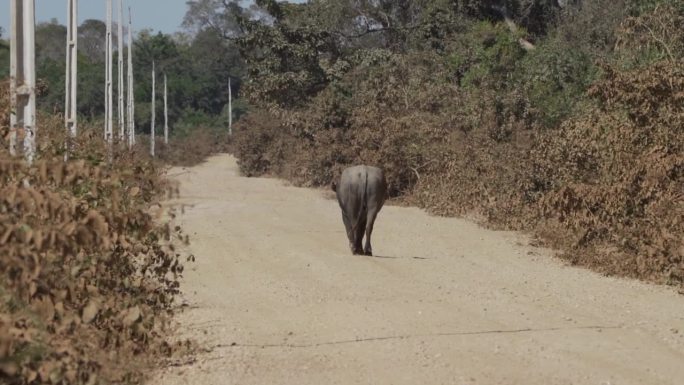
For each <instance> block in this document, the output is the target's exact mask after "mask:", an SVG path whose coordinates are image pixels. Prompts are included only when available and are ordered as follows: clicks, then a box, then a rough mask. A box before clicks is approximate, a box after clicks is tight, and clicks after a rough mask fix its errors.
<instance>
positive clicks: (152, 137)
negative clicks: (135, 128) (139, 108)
mask: <svg viewBox="0 0 684 385" xmlns="http://www.w3.org/2000/svg"><path fill="white" fill-rule="evenodd" d="M154 88H155V75H154V60H153V61H152V119H151V120H150V125H151V126H150V155H152V157H153V158H154V140H155V139H154V119H155V115H156V113H155V111H156V109H157V108H156V107H157V106H156V103H157V97H156V95H155V91H154Z"/></svg>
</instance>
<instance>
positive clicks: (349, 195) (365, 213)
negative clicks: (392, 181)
mask: <svg viewBox="0 0 684 385" xmlns="http://www.w3.org/2000/svg"><path fill="white" fill-rule="evenodd" d="M331 187H332V190H333V191H335V193H336V194H337V202H338V203H339V204H340V208H341V209H342V221H344V227H345V228H346V229H347V238H349V248H350V249H351V252H352V253H353V254H365V255H373V249H372V248H371V233H372V232H373V223H375V218H376V217H377V215H378V212H380V209H381V208H382V205H383V204H384V203H385V199H386V198H387V182H386V181H385V174H384V173H383V172H382V170H381V169H379V168H377V167H372V166H363V165H362V166H353V167H349V168H347V169H345V170H344V171H343V172H342V176H341V177H340V183H339V184H335V182H333V183H332V186H331ZM364 231H365V233H366V245H365V247H364V248H363V250H362V249H361V241H362V239H363V233H364Z"/></svg>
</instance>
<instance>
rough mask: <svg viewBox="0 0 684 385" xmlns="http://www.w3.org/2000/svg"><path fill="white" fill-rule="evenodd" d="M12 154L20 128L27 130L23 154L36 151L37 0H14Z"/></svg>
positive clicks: (27, 157) (12, 3)
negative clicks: (35, 0)
mask: <svg viewBox="0 0 684 385" xmlns="http://www.w3.org/2000/svg"><path fill="white" fill-rule="evenodd" d="M10 13H11V20H12V22H11V38H10V148H9V150H10V154H12V155H16V153H17V129H18V127H19V126H22V127H23V129H24V156H25V157H26V160H27V161H28V163H29V164H30V163H32V162H33V158H34V156H35V151H36V131H37V127H36V65H35V64H36V44H35V26H36V13H35V2H34V0H11V4H10Z"/></svg>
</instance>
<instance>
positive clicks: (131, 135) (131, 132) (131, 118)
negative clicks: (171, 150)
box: [128, 7, 135, 149]
mask: <svg viewBox="0 0 684 385" xmlns="http://www.w3.org/2000/svg"><path fill="white" fill-rule="evenodd" d="M132 19H133V17H132V16H131V8H130V7H128V148H129V149H130V148H132V147H133V145H134V144H135V95H134V92H133V55H132V49H133V21H132Z"/></svg>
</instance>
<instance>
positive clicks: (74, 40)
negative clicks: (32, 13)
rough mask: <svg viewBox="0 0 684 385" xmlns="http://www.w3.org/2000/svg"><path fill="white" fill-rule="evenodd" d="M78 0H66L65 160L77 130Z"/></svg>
mask: <svg viewBox="0 0 684 385" xmlns="http://www.w3.org/2000/svg"><path fill="white" fill-rule="evenodd" d="M77 54H78V0H67V41H66V82H65V83H66V90H65V91H66V92H65V102H64V125H65V127H66V130H67V133H68V134H69V138H68V139H67V147H66V154H65V155H64V159H65V160H66V159H67V158H68V156H69V151H71V145H70V143H71V141H72V140H73V139H74V138H75V137H76V134H77V132H78V121H77V116H76V107H77V105H76V100H77V99H76V90H77V79H78V60H77Z"/></svg>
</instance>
